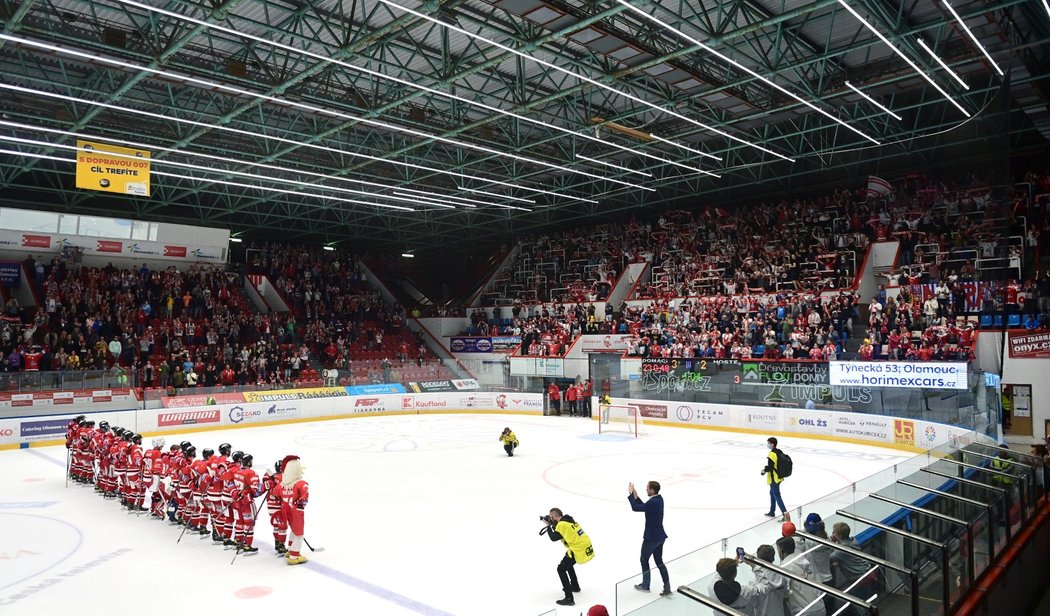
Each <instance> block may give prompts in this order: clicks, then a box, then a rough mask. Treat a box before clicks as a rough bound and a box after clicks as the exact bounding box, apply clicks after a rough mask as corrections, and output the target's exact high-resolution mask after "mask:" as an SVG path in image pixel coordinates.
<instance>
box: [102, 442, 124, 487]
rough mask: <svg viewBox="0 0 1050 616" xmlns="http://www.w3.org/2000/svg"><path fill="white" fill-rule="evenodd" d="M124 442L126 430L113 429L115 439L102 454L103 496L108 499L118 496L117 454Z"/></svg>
mask: <svg viewBox="0 0 1050 616" xmlns="http://www.w3.org/2000/svg"><path fill="white" fill-rule="evenodd" d="M123 442H124V428H121V427H119V426H118V427H116V428H113V437H112V438H111V439H110V440H109V447H107V448H106V450H105V451H103V452H102V459H101V462H102V464H103V468H102V469H101V474H102V493H103V494H102V495H103V496H105V497H106V498H115V497H116V495H117V468H116V466H117V453H118V452H119V451H120V444H121V443H123Z"/></svg>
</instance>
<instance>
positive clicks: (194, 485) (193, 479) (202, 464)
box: [188, 449, 215, 535]
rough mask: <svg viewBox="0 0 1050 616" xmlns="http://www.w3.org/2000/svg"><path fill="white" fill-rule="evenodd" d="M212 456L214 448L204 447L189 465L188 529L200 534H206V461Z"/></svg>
mask: <svg viewBox="0 0 1050 616" xmlns="http://www.w3.org/2000/svg"><path fill="white" fill-rule="evenodd" d="M213 457H215V450H214V449H205V450H204V451H202V452H201V458H200V459H199V460H194V462H193V463H192V464H190V466H189V473H188V475H189V479H190V505H189V514H190V530H195V531H197V532H198V533H200V534H201V535H207V534H208V511H207V509H206V508H205V497H206V495H207V490H208V486H209V485H210V483H211V482H210V478H209V476H208V466H209V465H208V461H209V460H211V458H213Z"/></svg>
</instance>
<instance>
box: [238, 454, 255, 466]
mask: <svg viewBox="0 0 1050 616" xmlns="http://www.w3.org/2000/svg"><path fill="white" fill-rule="evenodd" d="M252 460H253V458H252V454H250V453H246V454H244V456H243V457H242V458H241V466H243V467H244V468H251V467H252Z"/></svg>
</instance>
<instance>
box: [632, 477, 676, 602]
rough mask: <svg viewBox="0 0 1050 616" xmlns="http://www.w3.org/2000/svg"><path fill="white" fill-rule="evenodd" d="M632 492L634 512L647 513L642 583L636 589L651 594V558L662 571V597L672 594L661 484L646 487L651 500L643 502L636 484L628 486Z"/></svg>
mask: <svg viewBox="0 0 1050 616" xmlns="http://www.w3.org/2000/svg"><path fill="white" fill-rule="evenodd" d="M627 489H628V491H629V492H630V493H629V494H628V495H627V500H628V501H629V502H630V503H631V509H633V510H634V511H644V512H645V532H644V533H643V534H642V583H641V584H635V586H634V589H635V590H639V591H641V592H649V575H650V572H649V557H650V556H651V557H653V559H654V560H655V561H656V568H657V569H659V570H660V577H661V578H663V582H664V588H663V590H662V591H660V596H661V597H666V596H668V595H670V594H671V581H670V579H669V577H668V575H667V566H666V565H664V541H665V540H667V533H665V532H664V497H662V496H660V484H659V483H657V482H655V481H650V482H649V483H648V484H646V486H645V494H646V496H648V497H649V500H647V501H644V502H643V501H642V499H640V498H638V493H637V492H636V491H635V489H634V484H633V483H629V484H627Z"/></svg>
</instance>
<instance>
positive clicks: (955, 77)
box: [915, 36, 970, 90]
mask: <svg viewBox="0 0 1050 616" xmlns="http://www.w3.org/2000/svg"><path fill="white" fill-rule="evenodd" d="M915 40H917V41H919V47H922V48H923V49H925V50H926V53H928V54H930V57H931V58H933V59H934V60H936V62H937V64H940V65H941V68H943V69H944V70H945V71H947V72H948V74H949V75H951V76H952V77H953V78H954V79H955V81H958V82H959V85H961V86H962V87H963V89H964V90H969V89H970V86H968V85H966V82H965V81H963V80H962V77H960V76H959V75H958V73H956V72H955V71H953V70H952V69H951V68H950V67H949V66H948V65H947V64H946V63H945V62H944V60H942V59H941V57H940V56H938V55H937V54H935V53H934V52H933V50H932V49H930V47H929V45H927V44H926V41H924V40H922V37H921V36H917V37H915Z"/></svg>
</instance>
